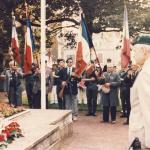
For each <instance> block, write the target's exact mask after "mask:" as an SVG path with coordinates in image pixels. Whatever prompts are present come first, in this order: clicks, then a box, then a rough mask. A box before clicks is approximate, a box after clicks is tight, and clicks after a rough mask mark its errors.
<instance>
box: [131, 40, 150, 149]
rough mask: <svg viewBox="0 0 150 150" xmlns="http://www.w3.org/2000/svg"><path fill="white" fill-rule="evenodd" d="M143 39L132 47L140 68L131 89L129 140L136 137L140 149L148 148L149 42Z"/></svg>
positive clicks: (149, 128) (149, 126)
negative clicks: (139, 142) (139, 143)
mask: <svg viewBox="0 0 150 150" xmlns="http://www.w3.org/2000/svg"><path fill="white" fill-rule="evenodd" d="M149 39H150V38H149ZM144 41H145V40H143V38H141V39H139V41H138V42H137V43H136V45H135V46H134V47H133V50H134V53H135V54H134V55H135V61H136V63H137V65H139V66H141V68H142V69H141V71H140V72H139V74H138V76H137V78H136V80H135V82H134V85H133V87H132V89H131V113H130V120H129V142H130V143H132V141H133V140H134V139H135V138H136V137H137V138H139V140H140V141H141V145H142V149H144V148H146V149H150V43H148V42H146V43H145V42H144ZM146 41H147V40H146Z"/></svg>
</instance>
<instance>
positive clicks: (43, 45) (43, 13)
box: [41, 0, 46, 109]
mask: <svg viewBox="0 0 150 150" xmlns="http://www.w3.org/2000/svg"><path fill="white" fill-rule="evenodd" d="M45 20H46V0H41V108H42V109H46V87H45V85H46V84H45V82H46V81H45V51H46V43H45V42H46V37H45V36H46V21H45Z"/></svg>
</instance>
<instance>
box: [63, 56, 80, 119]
mask: <svg viewBox="0 0 150 150" xmlns="http://www.w3.org/2000/svg"><path fill="white" fill-rule="evenodd" d="M66 63H67V67H66V68H65V69H64V70H63V71H62V72H61V73H62V77H63V80H62V85H63V86H65V88H64V98H65V106H66V109H70V110H72V115H73V120H74V121H75V120H77V116H78V100H77V94H78V87H77V83H78V81H79V79H78V78H77V77H76V76H75V68H74V67H73V59H72V58H68V59H67V61H66Z"/></svg>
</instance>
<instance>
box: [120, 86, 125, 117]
mask: <svg viewBox="0 0 150 150" xmlns="http://www.w3.org/2000/svg"><path fill="white" fill-rule="evenodd" d="M120 99H121V105H122V111H123V116H126V99H125V90H124V89H121V88H120Z"/></svg>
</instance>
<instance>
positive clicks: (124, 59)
mask: <svg viewBox="0 0 150 150" xmlns="http://www.w3.org/2000/svg"><path fill="white" fill-rule="evenodd" d="M129 62H130V39H129V27H128V13H127V8H126V5H125V6H124V21H123V41H122V49H121V66H122V67H125V68H126V67H128V64H129Z"/></svg>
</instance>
